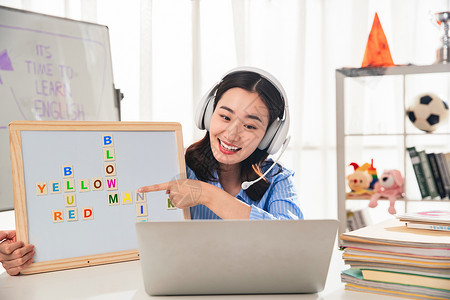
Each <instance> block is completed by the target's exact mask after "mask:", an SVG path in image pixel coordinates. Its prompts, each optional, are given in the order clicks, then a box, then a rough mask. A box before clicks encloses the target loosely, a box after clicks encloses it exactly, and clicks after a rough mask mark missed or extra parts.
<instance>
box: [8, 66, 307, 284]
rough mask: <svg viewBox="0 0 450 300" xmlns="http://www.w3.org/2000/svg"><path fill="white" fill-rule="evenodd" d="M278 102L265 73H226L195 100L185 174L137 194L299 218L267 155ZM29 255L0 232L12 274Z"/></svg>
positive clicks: (216, 210) (281, 101) (229, 214)
mask: <svg viewBox="0 0 450 300" xmlns="http://www.w3.org/2000/svg"><path fill="white" fill-rule="evenodd" d="M285 101H286V96H285V93H284V90H283V88H282V87H281V85H280V84H279V83H278V82H277V81H276V79H275V78H273V77H272V76H271V75H270V74H267V73H265V72H264V71H262V70H258V69H252V68H240V69H235V70H232V71H231V72H230V73H228V74H227V75H226V76H225V77H224V78H223V79H222V80H221V81H220V82H219V83H218V84H217V85H216V86H214V87H213V88H212V89H211V91H210V92H209V93H207V95H206V96H205V97H204V99H203V100H202V104H204V105H201V109H200V110H199V113H198V117H197V125H198V126H199V127H200V128H201V129H207V132H206V135H205V137H204V138H203V139H202V140H200V141H198V142H197V143H194V144H193V145H191V146H190V147H189V148H188V149H187V151H186V165H187V177H188V179H185V180H176V181H171V182H167V183H163V184H156V185H152V186H147V187H142V188H140V192H152V191H158V190H166V192H167V193H168V194H169V197H170V199H171V201H172V203H173V204H174V205H175V206H177V207H178V208H188V207H190V210H191V217H192V218H193V219H218V218H222V219H302V218H303V215H302V212H301V210H300V207H299V200H298V196H297V191H296V189H295V186H294V183H293V180H292V177H293V172H292V171H290V170H288V169H286V168H283V167H281V166H280V165H278V164H275V165H274V163H273V162H272V161H271V160H267V157H268V155H269V154H274V153H276V152H277V151H278V149H280V147H281V145H282V143H283V142H285V139H286V136H287V131H288V128H289V113H288V111H287V106H286V103H285ZM208 104H209V105H208ZM273 165H274V167H273V168H272V169H270V168H271V167H272V166H273ZM267 171H269V172H268V173H267V174H265V176H263V177H262V178H261V179H260V177H261V176H262V175H263V174H264V173H265V172H267ZM258 179H260V180H258ZM252 181H256V182H255V183H253V184H251V185H250V186H249V187H248V188H247V189H243V188H242V185H243V184H244V186H245V185H249V182H252ZM246 182H247V183H246ZM2 240H3V242H1V241H2ZM34 253H35V251H34V247H33V245H24V243H23V242H16V239H15V231H11V232H2V231H0V262H1V263H2V265H3V267H4V268H5V269H6V271H7V273H8V274H10V275H17V274H19V273H20V271H21V270H22V269H24V268H26V267H27V266H28V265H29V264H31V263H32V261H33V256H34Z"/></svg>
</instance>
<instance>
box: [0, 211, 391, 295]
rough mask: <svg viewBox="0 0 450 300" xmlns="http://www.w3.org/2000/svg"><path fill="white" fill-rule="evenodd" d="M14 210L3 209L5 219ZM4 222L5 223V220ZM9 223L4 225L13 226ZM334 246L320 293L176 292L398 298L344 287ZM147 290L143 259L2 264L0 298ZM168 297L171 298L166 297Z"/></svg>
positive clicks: (340, 262) (339, 262) (1, 217)
mask: <svg viewBox="0 0 450 300" xmlns="http://www.w3.org/2000/svg"><path fill="white" fill-rule="evenodd" d="M7 217H9V218H10V219H11V221H12V223H11V224H14V221H13V215H11V213H9V214H8V213H0V219H2V220H3V221H4V220H5V219H6V218H7ZM2 225H4V224H2ZM12 228H14V227H11V226H7V227H4V226H3V228H0V230H2V229H12ZM341 255H342V253H341V251H339V250H338V249H337V247H335V251H334V252H333V256H332V259H331V265H330V269H329V272H328V277H327V283H326V285H325V289H324V291H322V292H320V293H318V294H290V295H221V296H210V295H207V296H184V297H182V296H173V297H170V299H171V300H172V299H173V300H176V299H220V300H222V299H232V300H237V299H246V300H247V299H280V298H282V299H308V300H312V299H323V300H339V299H349V300H360V299H364V300H366V299H367V300H376V299H378V300H380V299H385V300H389V299H391V300H398V299H399V298H397V297H390V296H379V295H374V294H368V293H360V292H351V291H345V290H344V284H343V283H341V280H340V272H341V270H344V269H347V268H348V266H346V265H344V263H343V260H342V258H341ZM152 298H161V297H150V296H148V295H147V294H146V293H145V290H144V285H143V281H142V274H141V263H140V261H131V262H123V263H115V264H108V265H102V266H95V267H87V268H79V269H72V270H64V271H56V272H48V273H41V274H33V275H20V276H9V275H8V274H6V272H4V269H3V268H1V266H0V299H2V300H3V299H5V300H6V299H8V300H16V299H17V300H19V299H20V300H21V299H45V300H52V299H58V300H59V299H92V300H103V299H105V300H111V299H120V300H123V299H152ZM166 299H168V298H167V297H166Z"/></svg>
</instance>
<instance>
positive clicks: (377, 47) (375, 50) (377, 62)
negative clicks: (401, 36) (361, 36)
mask: <svg viewBox="0 0 450 300" xmlns="http://www.w3.org/2000/svg"><path fill="white" fill-rule="evenodd" d="M391 66H395V65H394V62H393V61H392V56H391V51H390V50H389V45H388V42H387V40H386V36H385V35H384V31H383V27H381V23H380V20H379V19H378V14H377V13H375V18H374V20H373V24H372V29H371V30H370V34H369V40H368V41H367V45H366V51H365V52H364V59H363V62H362V64H361V68H366V67H391Z"/></svg>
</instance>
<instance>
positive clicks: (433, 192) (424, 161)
mask: <svg viewBox="0 0 450 300" xmlns="http://www.w3.org/2000/svg"><path fill="white" fill-rule="evenodd" d="M417 154H418V155H419V158H420V165H421V166H422V169H423V175H424V176H425V181H426V182H427V187H428V191H429V192H430V197H431V199H434V198H436V197H438V196H439V194H438V192H437V188H436V184H435V183H434V178H433V173H432V172H431V166H430V162H429V161H428V156H427V154H426V153H425V150H422V151H418V152H417Z"/></svg>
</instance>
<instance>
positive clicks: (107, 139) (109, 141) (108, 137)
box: [102, 134, 114, 147]
mask: <svg viewBox="0 0 450 300" xmlns="http://www.w3.org/2000/svg"><path fill="white" fill-rule="evenodd" d="M102 143H103V147H114V140H113V136H112V134H104V135H102Z"/></svg>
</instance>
